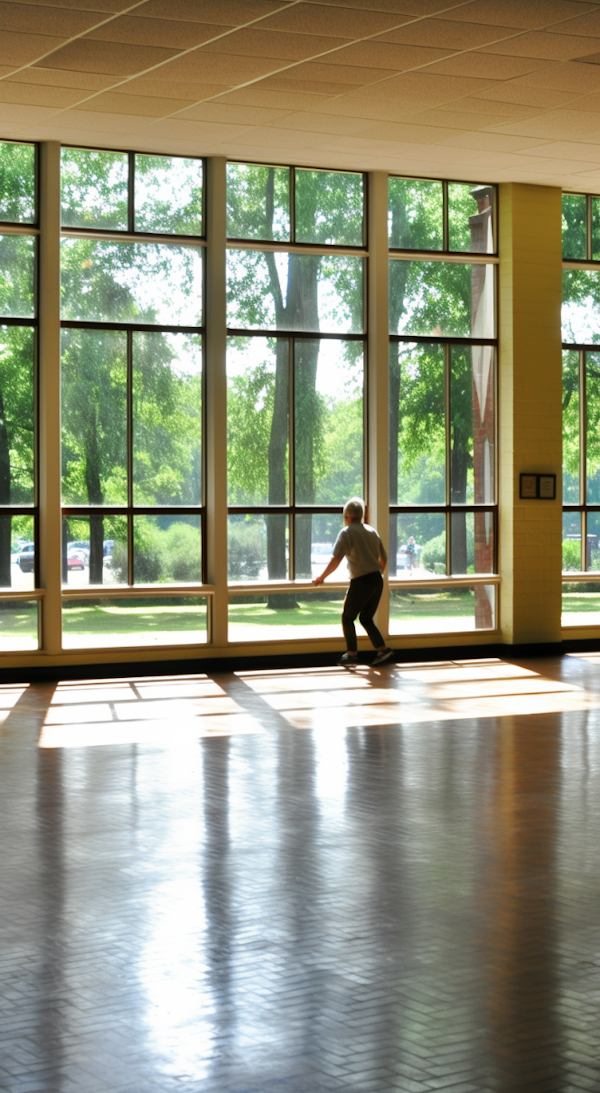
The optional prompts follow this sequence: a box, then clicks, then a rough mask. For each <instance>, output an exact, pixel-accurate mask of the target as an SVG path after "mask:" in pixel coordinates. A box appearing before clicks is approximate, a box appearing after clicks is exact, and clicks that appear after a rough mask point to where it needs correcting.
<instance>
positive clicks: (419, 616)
mask: <svg viewBox="0 0 600 1093" xmlns="http://www.w3.org/2000/svg"><path fill="white" fill-rule="evenodd" d="M495 625H496V586H495V585H492V584H490V585H477V586H476V587H473V588H440V589H437V588H434V589H431V588H422V589H419V588H418V587H417V586H415V587H414V588H411V589H410V590H405V589H399V588H397V589H392V590H391V592H390V634H391V635H392V636H394V635H398V636H399V635H402V634H453V633H464V632H465V631H469V630H493V629H494V627H495Z"/></svg>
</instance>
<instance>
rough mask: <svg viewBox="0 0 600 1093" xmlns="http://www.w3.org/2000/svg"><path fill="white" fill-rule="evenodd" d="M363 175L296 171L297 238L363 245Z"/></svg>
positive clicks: (300, 241) (304, 241)
mask: <svg viewBox="0 0 600 1093" xmlns="http://www.w3.org/2000/svg"><path fill="white" fill-rule="evenodd" d="M363 210H364V191H363V176H362V175H359V174H347V173H345V172H342V171H305V170H301V169H300V168H297V170H296V240H297V242H299V243H327V244H330V245H335V244H337V245H338V246H347V247H362V245H363V241H364V232H363Z"/></svg>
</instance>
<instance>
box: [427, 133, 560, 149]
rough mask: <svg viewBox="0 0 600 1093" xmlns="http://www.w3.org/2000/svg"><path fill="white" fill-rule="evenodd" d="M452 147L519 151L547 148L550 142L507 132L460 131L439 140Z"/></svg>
mask: <svg viewBox="0 0 600 1093" xmlns="http://www.w3.org/2000/svg"><path fill="white" fill-rule="evenodd" d="M440 143H441V144H443V145H444V147H446V144H447V145H448V146H449V147H452V148H471V149H473V150H475V151H480V152H519V151H521V150H522V149H533V148H548V147H550V144H549V143H548V142H547V141H544V140H539V139H538V140H536V138H535V137H516V136H513V135H512V134H509V133H506V134H505V133H485V132H481V131H479V132H477V133H460V134H458V135H455V136H452V137H449V138H448V140H447V141H445V140H444V141H441V142H440Z"/></svg>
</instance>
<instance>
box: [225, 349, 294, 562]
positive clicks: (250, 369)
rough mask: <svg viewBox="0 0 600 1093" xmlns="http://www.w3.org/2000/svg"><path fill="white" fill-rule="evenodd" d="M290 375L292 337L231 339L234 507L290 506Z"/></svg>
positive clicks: (230, 469)
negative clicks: (288, 504) (290, 342)
mask: <svg viewBox="0 0 600 1093" xmlns="http://www.w3.org/2000/svg"><path fill="white" fill-rule="evenodd" d="M288 373H289V341H288V339H287V338H229V339H228V345H227V482H228V498H229V504H230V505H266V504H271V505H287V503H288V480H289V468H288V455H289V446H288V434H289V390H288V383H289V376H288ZM236 579H237V578H236Z"/></svg>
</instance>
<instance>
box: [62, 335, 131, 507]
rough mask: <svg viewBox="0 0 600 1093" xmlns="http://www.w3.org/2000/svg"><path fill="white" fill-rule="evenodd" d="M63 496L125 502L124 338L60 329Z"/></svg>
mask: <svg viewBox="0 0 600 1093" xmlns="http://www.w3.org/2000/svg"><path fill="white" fill-rule="evenodd" d="M61 342H62V369H61V406H62V497H63V503H64V504H66V505H88V504H89V505H125V504H126V503H127V335H126V334H125V333H124V332H123V331H113V330H63V331H62V339H61Z"/></svg>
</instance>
